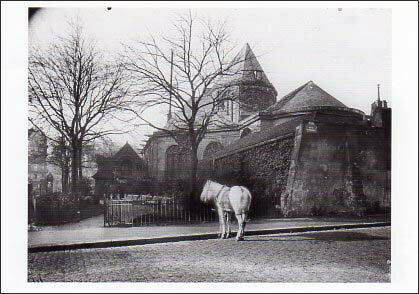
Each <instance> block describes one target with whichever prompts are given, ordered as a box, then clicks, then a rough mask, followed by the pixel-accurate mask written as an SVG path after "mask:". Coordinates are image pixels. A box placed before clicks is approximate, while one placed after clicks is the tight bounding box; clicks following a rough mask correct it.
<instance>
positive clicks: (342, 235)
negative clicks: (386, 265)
mask: <svg viewBox="0 0 419 294" xmlns="http://www.w3.org/2000/svg"><path fill="white" fill-rule="evenodd" d="M254 238H257V239H254ZM300 238H301V239H300ZM390 239H391V238H390V237H385V236H372V235H368V234H365V233H359V232H316V233H306V234H297V235H279V236H247V237H246V236H245V239H244V240H243V241H245V242H304V241H319V242H352V241H371V240H390Z"/></svg>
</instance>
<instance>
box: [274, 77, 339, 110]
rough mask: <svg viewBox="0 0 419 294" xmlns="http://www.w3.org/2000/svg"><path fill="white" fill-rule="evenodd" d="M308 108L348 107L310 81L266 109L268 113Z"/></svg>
mask: <svg viewBox="0 0 419 294" xmlns="http://www.w3.org/2000/svg"><path fill="white" fill-rule="evenodd" d="M308 106H334V107H347V106H346V105H345V104H343V103H342V102H340V101H339V100H337V99H336V98H335V97H333V96H332V95H330V94H329V93H327V92H326V91H325V90H323V89H322V88H320V87H319V86H317V85H316V84H315V83H314V82H313V81H309V82H307V83H305V84H304V85H302V86H300V87H298V88H297V89H295V90H294V91H292V92H290V93H289V94H287V95H285V96H284V97H282V98H281V99H280V100H279V101H278V102H276V103H275V104H274V105H272V106H270V107H269V108H268V109H266V111H267V112H269V111H278V110H282V111H287V110H292V109H294V108H299V107H308Z"/></svg>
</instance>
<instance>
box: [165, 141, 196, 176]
mask: <svg viewBox="0 0 419 294" xmlns="http://www.w3.org/2000/svg"><path fill="white" fill-rule="evenodd" d="M190 155H191V154H190V151H189V150H188V149H187V148H185V147H182V146H179V145H172V146H170V147H169V148H167V150H166V175H167V176H169V177H174V178H182V177H185V176H187V175H188V174H189V170H190V162H191V156H190Z"/></svg>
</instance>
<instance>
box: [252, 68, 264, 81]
mask: <svg viewBox="0 0 419 294" xmlns="http://www.w3.org/2000/svg"><path fill="white" fill-rule="evenodd" d="M253 75H254V77H255V79H256V80H260V79H261V78H262V72H261V71H260V70H255V71H253Z"/></svg>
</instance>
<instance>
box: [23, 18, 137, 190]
mask: <svg viewBox="0 0 419 294" xmlns="http://www.w3.org/2000/svg"><path fill="white" fill-rule="evenodd" d="M70 26H71V32H70V33H69V35H68V36H66V37H59V38H57V40H56V41H55V42H54V43H53V44H52V45H51V46H50V47H49V48H47V49H46V50H43V49H41V48H32V50H30V55H29V83H28V85H29V111H30V112H29V121H30V123H31V124H32V125H33V126H34V127H35V128H36V129H38V130H40V131H42V132H43V133H44V134H45V135H46V136H47V137H48V138H49V139H50V140H52V141H54V142H57V143H59V144H61V143H60V141H61V140H65V141H66V142H68V143H69V145H70V150H71V183H72V185H71V188H72V191H73V192H77V189H78V188H77V187H78V180H79V179H81V178H82V154H83V146H84V144H85V143H87V142H91V141H93V140H95V139H96V138H99V137H102V136H105V135H109V134H120V133H125V132H126V131H123V130H121V128H118V127H116V126H118V125H117V124H113V125H110V124H109V120H111V119H112V118H115V117H117V115H118V114H120V113H121V111H123V110H124V109H128V108H129V104H130V103H131V101H130V99H129V95H128V88H129V87H128V83H127V80H126V78H125V75H124V68H123V65H122V64H121V63H117V62H113V63H106V62H105V58H104V56H103V55H102V54H100V53H99V52H98V50H97V49H96V48H95V45H94V44H93V42H92V41H89V40H88V39H87V38H86V37H85V36H84V35H83V31H82V28H81V26H80V25H78V24H74V22H73V23H70ZM57 138H59V140H57Z"/></svg>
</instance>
